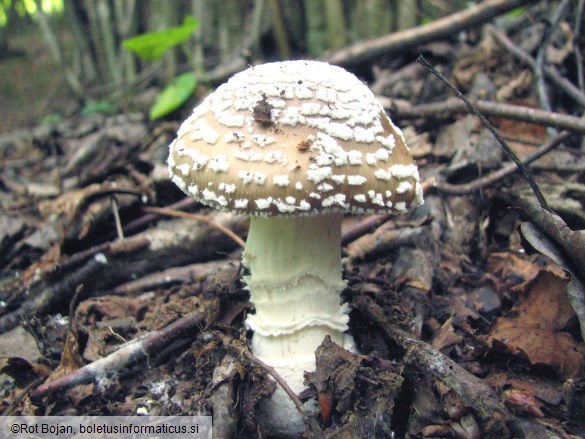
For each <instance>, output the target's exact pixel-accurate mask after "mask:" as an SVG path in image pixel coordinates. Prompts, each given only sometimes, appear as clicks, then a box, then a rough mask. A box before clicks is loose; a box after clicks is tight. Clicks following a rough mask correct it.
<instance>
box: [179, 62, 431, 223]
mask: <svg viewBox="0 0 585 439" xmlns="http://www.w3.org/2000/svg"><path fill="white" fill-rule="evenodd" d="M168 165H169V170H170V173H171V178H172V180H173V182H175V183H176V184H177V186H179V187H180V188H181V189H182V190H183V191H184V192H185V193H187V194H189V195H190V196H192V197H194V198H196V199H198V200H199V201H201V202H202V203H204V204H206V205H208V206H211V207H214V208H216V209H220V210H229V211H234V212H237V213H241V214H246V215H262V216H277V215H295V214H296V215H299V214H300V215H315V214H318V213H327V212H348V213H355V214H372V213H387V212H403V211H406V210H407V209H408V208H409V207H415V206H418V205H420V204H422V188H421V185H420V182H419V176H418V169H417V167H416V165H415V164H414V161H413V159H412V156H411V154H410V151H409V149H408V147H407V146H406V145H405V142H404V136H403V134H402V132H401V131H400V129H399V128H397V127H396V126H395V125H394V124H393V123H392V121H391V120H390V119H389V118H388V117H387V116H386V114H385V113H384V110H383V108H382V106H381V105H380V104H379V103H378V101H377V100H376V98H375V96H374V95H373V93H372V92H371V91H370V89H369V88H368V87H367V86H366V85H365V84H364V83H363V82H361V81H360V80H359V79H358V78H357V77H355V76H354V75H353V74H351V73H349V72H347V71H346V70H344V69H342V68H340V67H337V66H333V65H330V64H327V63H323V62H318V61H284V62H275V63H269V64H263V65H258V66H256V67H252V68H249V69H247V70H245V71H243V72H241V73H238V74H236V75H234V76H233V77H232V78H231V79H229V80H228V81H227V82H226V83H225V84H223V85H221V86H220V87H219V88H217V90H216V91H215V92H213V93H211V94H210V95H209V96H208V97H207V98H206V99H204V100H203V101H202V102H201V104H200V105H199V106H197V107H196V108H195V110H194V111H193V114H192V115H191V116H190V117H189V118H188V119H187V120H186V121H185V122H184V123H183V124H182V126H181V128H180V129H179V132H178V135H177V138H176V139H175V140H174V141H173V143H172V144H171V145H170V155H169V159H168Z"/></svg>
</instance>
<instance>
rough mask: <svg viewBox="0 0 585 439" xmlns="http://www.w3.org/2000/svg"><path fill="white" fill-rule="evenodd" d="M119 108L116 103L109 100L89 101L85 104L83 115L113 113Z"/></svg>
mask: <svg viewBox="0 0 585 439" xmlns="http://www.w3.org/2000/svg"><path fill="white" fill-rule="evenodd" d="M116 110H117V108H116V106H115V105H114V104H112V103H111V102H108V101H91V100H90V101H89V102H86V104H85V105H84V106H83V109H82V110H81V115H82V116H90V115H92V114H96V113H100V114H113V113H114V112H116Z"/></svg>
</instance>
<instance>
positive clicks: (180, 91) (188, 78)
mask: <svg viewBox="0 0 585 439" xmlns="http://www.w3.org/2000/svg"><path fill="white" fill-rule="evenodd" d="M196 85H197V79H195V73H183V74H182V75H179V76H177V77H176V78H175V79H174V81H173V82H171V83H170V84H169V85H167V86H166V87H165V88H164V89H163V91H161V92H160V94H159V95H158V98H157V99H156V102H155V103H154V104H153V106H152V107H151V109H150V119H151V120H155V119H158V118H161V117H163V116H166V115H167V114H169V113H170V112H172V111H174V110H176V109H177V108H179V107H180V106H181V105H183V104H184V103H185V101H186V100H187V99H189V97H190V96H191V95H192V94H193V92H194V91H195V86H196Z"/></svg>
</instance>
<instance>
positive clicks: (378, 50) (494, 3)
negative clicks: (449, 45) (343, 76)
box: [326, 0, 535, 65]
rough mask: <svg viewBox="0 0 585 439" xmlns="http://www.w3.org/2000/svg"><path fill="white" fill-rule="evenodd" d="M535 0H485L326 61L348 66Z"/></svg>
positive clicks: (449, 33) (451, 32) (340, 52)
mask: <svg viewBox="0 0 585 439" xmlns="http://www.w3.org/2000/svg"><path fill="white" fill-rule="evenodd" d="M530 3H535V0H488V1H484V2H481V3H480V4H477V5H476V6H473V7H471V8H468V9H465V10H463V11H461V12H457V13H455V14H452V15H449V16H448V17H444V18H440V19H438V20H435V21H433V22H432V23H429V24H426V25H423V26H418V27H415V28H411V29H407V30H405V31H402V32H396V33H392V34H389V35H384V36H382V37H379V38H375V39H373V40H369V41H366V42H363V43H359V44H355V45H353V46H350V47H347V48H344V49H341V50H338V51H336V52H333V53H331V54H329V56H327V57H326V61H328V62H330V63H332V64H339V65H348V64H358V63H360V62H365V61H368V60H370V59H372V58H374V57H376V56H378V55H381V54H386V55H388V54H390V53H396V52H402V51H405V50H407V49H412V48H416V47H418V46H420V45H422V44H425V43H429V42H431V41H436V40H438V39H441V38H451V37H452V36H453V35H456V34H457V33H458V32H459V31H461V30H463V29H466V28H470V27H475V26H478V25H480V24H483V23H487V22H488V21H490V20H491V19H492V18H494V17H496V16H498V15H500V14H503V13H505V12H508V11H510V10H512V9H514V8H517V7H519V6H522V5H527V4H530Z"/></svg>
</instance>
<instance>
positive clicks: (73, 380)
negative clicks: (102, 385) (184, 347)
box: [30, 311, 205, 400]
mask: <svg viewBox="0 0 585 439" xmlns="http://www.w3.org/2000/svg"><path fill="white" fill-rule="evenodd" d="M204 322H205V317H204V313H203V312H200V311H195V312H192V313H189V314H187V315H186V316H184V317H181V318H180V319H178V320H176V321H174V322H173V323H171V324H169V325H168V326H165V327H164V328H162V329H160V330H158V331H152V332H150V333H148V334H147V335H146V336H144V337H143V338H137V339H134V340H131V341H129V342H127V343H125V344H123V345H122V346H120V348H119V349H118V350H117V351H115V352H113V353H111V354H110V355H108V356H106V357H103V358H100V359H99V360H96V361H94V362H93V363H90V364H87V365H85V366H83V367H81V368H79V369H77V370H76V371H75V372H72V373H70V374H68V375H65V376H63V377H61V378H58V379H56V380H54V381H50V382H46V383H44V384H41V385H40V386H39V387H37V388H36V389H35V390H34V391H32V392H31V394H30V397H31V399H37V400H38V399H41V398H44V397H45V396H47V395H49V394H50V393H54V392H60V391H65V390H67V389H70V388H72V387H75V386H78V385H80V384H88V383H91V382H95V381H97V379H98V377H105V376H112V375H116V374H118V373H120V372H121V371H122V369H124V368H127V367H129V366H131V365H132V364H136V363H138V362H140V361H143V360H145V359H146V358H148V357H149V356H151V355H156V353H158V352H160V351H161V350H162V349H163V348H164V347H167V346H168V345H169V344H170V341H171V340H177V339H179V338H181V337H186V338H189V339H192V338H194V337H195V336H196V335H197V332H198V329H199V328H201V327H202V326H203V324H204Z"/></svg>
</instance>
